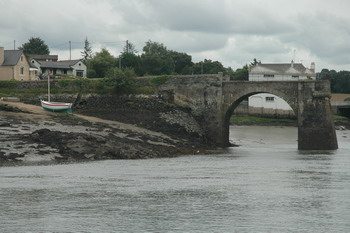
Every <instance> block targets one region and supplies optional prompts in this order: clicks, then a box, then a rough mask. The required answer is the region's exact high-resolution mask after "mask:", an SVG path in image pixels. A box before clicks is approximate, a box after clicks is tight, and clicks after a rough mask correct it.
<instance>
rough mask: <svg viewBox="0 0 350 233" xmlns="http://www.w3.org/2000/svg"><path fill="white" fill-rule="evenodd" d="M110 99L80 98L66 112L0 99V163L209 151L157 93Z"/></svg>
mask: <svg viewBox="0 0 350 233" xmlns="http://www.w3.org/2000/svg"><path fill="white" fill-rule="evenodd" d="M96 101H99V102H98V103H97V102H96ZM114 101H116V100H114ZM114 101H112V100H110V99H105V100H102V101H101V100H98V99H94V98H92V99H82V100H81V101H80V102H79V104H78V105H77V106H76V108H75V109H74V114H71V115H67V114H57V113H51V112H47V111H44V110H42V109H41V107H39V106H34V105H28V104H23V103H5V102H1V103H0V106H2V108H1V110H0V141H1V144H0V161H1V163H4V162H5V163H6V162H9V161H11V162H16V163H22V162H42V161H76V160H100V159H145V158H159V157H172V156H179V155H184V154H194V153H199V152H201V153H204V151H203V148H204V149H211V147H210V146H209V145H206V144H205V138H204V137H203V136H202V132H201V131H200V129H199V127H198V125H196V122H195V120H194V119H193V118H191V116H190V114H189V112H187V110H186V109H181V108H177V107H174V106H170V105H168V104H166V103H163V102H162V100H160V99H157V98H156V97H152V98H144V97H142V98H141V99H139V101H135V98H133V99H130V98H126V97H125V98H123V99H120V100H119V101H116V102H114ZM115 103H117V104H118V105H116V104H115ZM93 106H94V107H93ZM97 106H98V107H97Z"/></svg>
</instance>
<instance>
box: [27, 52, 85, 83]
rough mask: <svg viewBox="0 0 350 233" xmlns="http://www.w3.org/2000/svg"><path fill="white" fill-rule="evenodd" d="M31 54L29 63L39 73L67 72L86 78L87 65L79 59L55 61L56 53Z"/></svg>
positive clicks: (56, 73) (55, 73)
mask: <svg viewBox="0 0 350 233" xmlns="http://www.w3.org/2000/svg"><path fill="white" fill-rule="evenodd" d="M45 56H46V57H44V56H40V57H39V56H38V55H31V57H30V64H31V66H33V67H36V68H37V69H38V70H39V75H42V74H51V75H60V74H68V75H73V76H79V77H84V78H86V74H87V67H86V65H85V64H84V63H83V62H82V61H81V60H66V61H57V55H45Z"/></svg>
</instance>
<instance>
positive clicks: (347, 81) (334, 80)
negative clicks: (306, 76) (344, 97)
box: [317, 69, 350, 94]
mask: <svg viewBox="0 0 350 233" xmlns="http://www.w3.org/2000/svg"><path fill="white" fill-rule="evenodd" d="M317 78H318V79H328V80H330V81H331V91H332V93H347V94H350V71H339V72H337V71H335V70H328V69H323V70H322V71H321V72H320V73H318V74H317Z"/></svg>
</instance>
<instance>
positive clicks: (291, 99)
mask: <svg viewBox="0 0 350 233" xmlns="http://www.w3.org/2000/svg"><path fill="white" fill-rule="evenodd" d="M262 93H268V94H273V95H276V96H278V97H280V98H282V99H283V100H284V101H285V102H286V103H287V104H288V105H289V106H290V107H291V108H292V110H293V112H294V113H295V115H296V116H297V111H298V106H297V104H296V103H297V102H298V101H297V97H296V96H290V95H288V94H286V93H285V92H282V91H280V90H278V89H274V88H271V87H260V88H259V90H257V89H256V88H254V87H248V88H246V89H243V90H241V91H240V92H238V93H235V94H230V95H228V96H227V97H228V99H227V100H225V102H226V103H227V104H226V106H225V107H224V109H223V112H224V118H223V124H222V127H223V128H222V131H223V140H224V145H229V133H230V119H231V116H232V115H233V112H234V110H235V109H236V108H237V107H238V105H239V104H240V103H241V102H242V101H243V100H245V99H247V98H248V97H250V96H253V95H256V94H262Z"/></svg>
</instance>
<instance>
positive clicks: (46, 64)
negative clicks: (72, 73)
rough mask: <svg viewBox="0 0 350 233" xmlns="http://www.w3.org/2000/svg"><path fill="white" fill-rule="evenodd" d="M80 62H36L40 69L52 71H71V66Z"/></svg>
mask: <svg viewBox="0 0 350 233" xmlns="http://www.w3.org/2000/svg"><path fill="white" fill-rule="evenodd" d="M80 61H81V60H67V61H38V62H39V63H40V67H41V68H52V69H73V68H72V66H73V65H75V64H76V63H78V62H80Z"/></svg>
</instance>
